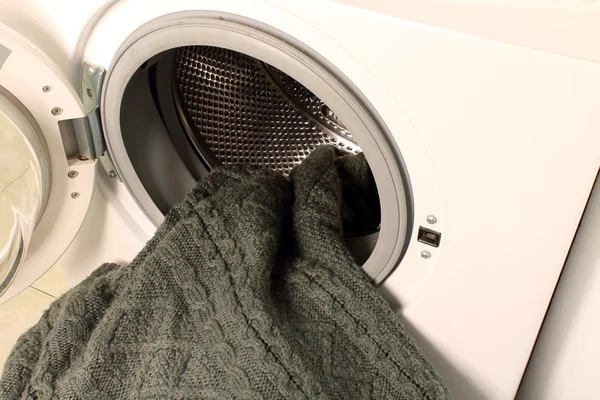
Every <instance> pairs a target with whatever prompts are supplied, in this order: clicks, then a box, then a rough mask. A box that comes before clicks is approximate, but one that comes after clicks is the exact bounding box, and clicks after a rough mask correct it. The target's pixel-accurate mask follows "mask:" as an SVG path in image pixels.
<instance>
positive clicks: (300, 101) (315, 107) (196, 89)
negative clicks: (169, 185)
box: [173, 46, 360, 175]
mask: <svg viewBox="0 0 600 400" xmlns="http://www.w3.org/2000/svg"><path fill="white" fill-rule="evenodd" d="M174 66H175V68H174V71H175V79H176V84H175V85H173V89H174V98H175V101H176V102H177V104H178V110H179V111H180V116H181V118H182V120H184V121H185V122H186V126H187V127H188V128H189V130H188V135H189V137H190V139H191V140H192V142H193V143H194V144H196V147H197V148H198V149H199V150H200V152H201V153H203V154H204V153H206V151H204V150H210V152H211V153H212V154H211V157H207V158H208V160H207V162H208V163H209V164H210V165H211V166H214V165H216V164H220V163H224V164H231V163H240V164H253V165H260V166H264V167H268V168H271V169H273V170H276V171H279V172H281V173H283V174H285V175H287V174H289V172H290V171H291V169H292V168H293V167H294V166H295V165H297V164H299V163H300V162H301V161H302V159H304V158H305V157H306V156H307V155H308V154H309V153H310V152H311V151H312V150H314V149H315V148H316V147H317V146H319V145H322V144H330V145H334V146H337V147H338V148H340V149H341V151H344V152H349V153H358V152H360V148H359V147H358V145H357V144H356V143H355V142H354V141H353V138H352V134H351V133H350V132H349V131H348V130H347V129H346V128H345V127H344V125H343V123H342V122H341V121H340V120H339V119H338V118H337V117H336V116H335V114H334V113H333V112H332V111H331V110H330V109H329V108H328V107H327V106H326V105H325V104H324V103H323V102H322V101H321V100H320V99H319V98H318V97H317V96H315V95H314V94H313V93H311V92H310V91H309V90H308V89H306V88H305V87H304V86H302V84H300V83H298V82H297V81H295V80H294V79H293V78H291V77H289V76H288V75H287V74H285V73H283V72H281V71H279V70H278V69H276V68H274V67H272V66H270V65H268V64H266V63H264V62H262V61H259V60H257V59H254V58H252V57H249V56H246V55H244V54H241V53H238V52H235V51H231V50H228V49H223V48H217V47H209V46H195V47H186V48H181V49H178V50H177V52H176V54H175V58H174ZM213 156H214V157H213Z"/></svg>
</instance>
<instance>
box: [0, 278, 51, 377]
mask: <svg viewBox="0 0 600 400" xmlns="http://www.w3.org/2000/svg"><path fill="white" fill-rule="evenodd" d="M54 300H55V299H54V297H52V296H49V295H47V294H46V293H43V292H40V291H39V290H37V289H33V288H27V289H25V290H24V291H23V292H21V293H19V294H18V295H17V296H15V297H13V298H12V299H10V300H9V301H7V302H6V303H3V304H0V373H1V371H2V369H3V368H4V363H5V362H6V359H7V358H8V355H9V354H10V351H11V350H12V348H13V346H14V344H15V343H16V342H17V339H18V338H19V336H21V335H22V334H23V333H24V332H25V331H27V329H29V328H30V327H31V326H33V325H34V324H35V323H36V322H37V321H38V320H39V319H40V317H41V316H42V313H43V312H44V311H45V310H46V309H47V308H48V306H50V303H52V302H53V301H54Z"/></svg>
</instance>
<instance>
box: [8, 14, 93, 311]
mask: <svg viewBox="0 0 600 400" xmlns="http://www.w3.org/2000/svg"><path fill="white" fill-rule="evenodd" d="M75 93H76V92H75V91H74V88H72V87H71V85H70V84H69V83H68V81H67V79H66V78H65V77H64V76H63V74H62V72H61V71H60V70H59V69H58V68H57V67H56V66H55V65H54V64H53V62H52V61H50V59H49V58H48V57H46V55H45V54H44V53H43V52H42V51H41V50H40V49H39V48H37V47H36V46H35V45H33V44H32V43H30V42H29V41H28V40H26V39H25V38H24V37H22V36H21V35H20V34H18V33H17V32H15V31H13V30H11V29H10V28H7V27H6V26H4V25H2V24H0V302H3V301H6V300H8V299H9V298H10V297H12V296H14V295H15V294H17V293H19V292H20V291H21V290H23V289H25V288H26V287H27V286H29V285H30V284H32V283H33V282H35V280H37V279H38V278H39V277H40V276H41V275H42V274H43V273H44V272H45V271H46V270H47V269H48V268H50V267H51V266H52V265H53V264H54V263H55V262H56V261H57V259H58V258H59V257H60V256H61V255H62V253H63V252H64V251H65V250H66V248H67V247H68V246H69V244H70V243H71V241H72V240H73V238H74V237H75V235H76V234H77V231H78V230H79V228H80V226H81V224H82V223H83V219H84V218H85V215H86V213H87V210H88V207H89V205H90V200H91V198H92V192H93V187H94V179H95V162H94V159H95V158H96V155H95V153H93V152H91V151H90V150H89V149H88V150H83V149H85V146H86V141H85V138H86V133H87V132H88V131H89V130H90V129H89V125H90V123H89V116H88V115H87V113H86V112H85V110H84V107H83V103H82V101H81V100H80V99H79V97H78V96H77V95H76V94H75Z"/></svg>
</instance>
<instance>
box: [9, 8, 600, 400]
mask: <svg viewBox="0 0 600 400" xmlns="http://www.w3.org/2000/svg"><path fill="white" fill-rule="evenodd" d="M0 9H1V12H0V131H1V135H2V136H1V141H0V143H1V146H0V147H1V149H0V156H1V157H2V158H1V159H0V172H1V173H2V176H1V177H0V184H1V185H2V192H0V207H2V208H1V209H0V213H1V214H0V215H2V218H3V219H2V231H0V235H2V236H0V246H1V247H0V248H1V249H2V250H1V251H2V253H0V257H2V258H1V260H0V262H1V264H0V274H1V275H0V279H1V280H2V282H3V283H2V285H3V286H0V288H1V290H2V297H1V298H0V301H5V300H7V299H9V298H10V297H12V296H14V295H16V294H17V293H19V292H20V291H21V290H23V289H24V288H26V287H27V286H28V285H30V284H32V283H33V282H34V281H36V280H37V279H38V278H39V277H40V276H42V275H43V274H44V272H45V271H47V270H48V269H49V268H50V267H52V265H54V264H55V263H56V262H57V261H58V262H59V263H61V264H62V265H63V270H67V271H69V272H70V273H69V274H68V276H66V277H65V279H67V280H68V281H69V282H70V283H71V284H72V285H74V284H76V283H77V282H78V281H80V280H81V279H83V278H84V277H85V276H87V275H88V274H89V273H90V272H91V271H92V270H93V269H94V268H95V267H96V266H98V265H99V264H100V263H101V262H104V261H115V260H116V261H127V260H129V259H131V258H132V257H133V256H134V255H135V254H136V252H137V251H139V249H140V248H141V247H142V246H143V244H144V243H145V241H146V240H148V239H149V238H150V237H151V235H152V234H153V232H154V230H155V228H156V226H157V225H158V224H160V222H161V221H162V218H163V216H164V213H165V212H166V211H168V209H169V207H170V206H172V204H174V203H175V202H177V201H178V200H180V199H181V198H182V196H183V194H184V193H185V192H186V191H187V190H188V189H189V188H190V187H191V186H192V185H193V184H194V182H195V181H196V180H197V179H199V178H201V176H202V174H203V173H205V172H206V169H203V168H202V166H206V157H208V158H209V159H210V157H211V154H209V155H208V156H207V155H206V154H205V153H204V152H203V151H202V149H204V150H206V146H205V145H206V143H204V144H202V143H200V146H199V145H198V143H197V142H196V141H195V140H194V138H196V139H198V138H200V139H203V140H205V141H208V142H209V140H208V139H207V138H206V137H204V138H203V137H202V130H203V129H209V128H207V127H208V125H210V123H220V124H221V125H222V124H224V123H226V122H228V121H229V120H230V119H235V118H237V117H238V116H237V115H236V114H235V113H233V114H231V113H229V114H227V113H222V114H220V113H221V112H222V110H221V108H220V107H221V106H219V104H221V103H219V101H220V100H219V96H218V93H220V92H219V90H221V89H222V87H220V86H219V82H221V81H218V80H217V81H215V82H217V83H215V85H216V86H214V87H212V89H211V90H212V91H210V90H209V91H208V92H206V93H204V94H202V93H196V92H193V91H191V92H186V93H188V94H187V95H185V93H183V94H182V93H181V92H182V91H183V92H185V91H184V90H183V89H182V85H183V84H184V83H185V82H188V83H189V82H190V80H193V79H196V78H198V79H199V78H202V77H203V76H202V74H200V73H198V72H197V71H196V70H194V66H196V65H198V62H199V61H198V60H200V59H202V57H207V53H206V52H208V53H210V54H209V55H210V56H211V57H212V60H213V62H215V63H216V64H215V65H213V66H212V68H213V70H209V71H208V72H210V73H213V74H215V75H219V74H220V73H222V72H223V71H221V70H219V68H220V67H219V65H220V64H219V63H220V62H221V61H222V60H221V59H220V58H219V57H224V58H226V57H230V56H231V57H234V58H236V57H237V58H236V60H244V62H250V61H252V62H253V63H254V64H253V65H254V67H256V66H257V65H258V66H259V67H260V68H262V71H263V72H264V71H267V72H268V71H269V70H270V71H271V72H272V73H271V74H270V75H269V74H267V75H269V76H270V79H271V82H272V83H273V85H275V86H276V87H278V88H279V89H280V91H281V92H282V93H284V94H288V95H290V96H289V98H290V99H292V100H293V99H294V94H293V93H291V94H290V93H287V92H286V90H285V87H286V86H285V84H283V83H282V82H281V81H278V80H277V76H281V77H283V78H282V79H283V80H286V79H287V80H289V81H288V82H292V83H293V85H295V86H294V88H296V89H297V90H300V91H302V90H308V93H311V95H312V96H313V97H311V98H312V99H317V100H318V101H319V103H318V105H319V107H318V109H317V111H316V114H313V115H312V117H311V118H312V120H311V121H312V123H315V124H317V125H319V124H320V125H319V126H321V127H324V128H323V129H324V130H325V131H327V132H329V133H331V131H335V132H334V133H336V132H337V136H336V135H334V136H327V135H325V136H327V137H328V138H329V139H327V140H329V141H330V142H332V143H334V144H335V145H338V146H343V147H346V148H347V147H349V146H358V147H360V149H362V151H363V152H364V154H365V156H366V158H367V160H368V162H369V164H370V166H371V169H372V172H373V176H374V178H375V181H376V183H377V187H378V192H379V199H380V202H379V203H380V209H381V221H380V225H379V226H378V229H377V230H376V232H373V233H371V234H369V235H365V236H364V237H367V238H368V240H367V241H366V242H365V241H363V242H360V244H359V246H358V248H361V246H363V247H364V248H366V249H367V250H365V251H366V253H365V254H366V256H365V258H366V261H365V262H364V264H363V268H364V269H365V271H366V273H367V274H368V275H369V276H370V277H371V278H372V279H373V280H374V282H375V283H377V284H378V285H379V287H380V289H381V292H382V293H383V295H384V296H385V297H386V298H387V299H388V301H389V302H390V304H391V305H392V306H393V307H394V308H395V309H396V310H397V313H398V315H399V316H400V317H401V318H402V319H403V320H404V322H405V324H406V325H407V326H408V328H409V329H410V330H411V332H412V333H413V335H414V336H415V337H416V338H417V339H418V341H419V342H420V344H421V345H422V347H423V348H424V350H425V352H426V353H427V355H428V357H429V359H430V360H431V361H432V362H433V363H434V364H435V366H436V367H437V369H438V371H439V372H440V374H441V375H442V377H443V378H444V380H445V382H446V384H447V385H448V386H449V388H450V390H451V392H452V394H453V395H454V397H455V398H458V399H484V398H485V399H509V398H513V397H514V395H515V393H516V391H517V388H518V386H519V382H520V381H521V377H522V374H523V371H524V369H525V366H526V365H527V362H528V359H529V356H530V352H531V349H532V347H533V345H534V343H535V340H536V337H537V334H538V331H539V328H540V325H541V322H542V320H543V318H544V315H545V312H546V309H547V307H548V303H549V300H550V298H551V296H552V293H553V290H554V287H555V285H556V282H557V279H558V276H559V274H560V272H561V269H562V267H563V264H564V261H565V258H566V256H567V253H568V251H569V248H570V246H571V243H572V240H573V237H574V234H575V232H576V230H577V226H578V223H579V220H580V218H581V215H582V213H583V210H584V208H585V205H586V201H587V200H588V197H589V193H590V190H591V188H592V185H593V183H594V179H595V177H596V174H597V172H598V167H599V165H600V134H599V133H598V132H599V131H600V112H598V110H600V95H599V93H600V66H598V64H597V61H599V60H600V48H599V47H598V46H594V43H593V42H594V41H593V40H591V38H594V37H599V35H600V27H599V26H598V24H597V23H596V22H595V21H597V20H598V17H600V8H599V7H598V6H597V5H596V3H593V2H584V1H555V2H546V1H537V0H528V1H525V0H524V1H520V2H510V1H509V2H496V1H486V2H478V1H469V2H467V1H444V2H434V1H419V2H416V1H412V0H411V1H407V0H404V1H400V2H398V1H394V2H391V1H384V0H377V1H371V2H368V3H367V2H363V1H361V0H340V1H338V2H327V1H321V0H303V1H284V0H243V1H242V0H227V1H214V0H194V1H192V0H171V1H165V2H157V3H149V2H145V1H141V0H120V1H105V0H97V1H88V2H77V1H74V0H62V1H61V0H56V1H53V2H45V1H41V0H29V1H18V2H17V1H15V0H2V1H0ZM219 54H221V56H219ZM186 57H187V58H186ZM194 57H196V58H194ZM254 67H253V68H254ZM186 68H187V69H186ZM209 69H210V68H209ZM236 71H237V72H236ZM240 71H241V70H240ZM240 71H238V70H233V72H232V74H233V75H235V74H236V73H238V74H240V73H243V71H242V72H240ZM253 71H254V70H253ZM229 72H231V71H229ZM210 73H209V77H208V78H207V79H208V81H210V80H211V79H210V78H211V77H212V75H210ZM253 74H255V72H252V73H250V76H251V77H252V76H255V75H253ZM278 74H281V75H278ZM219 79H225V78H222V77H221V78H219ZM223 82H224V81H223ZM209 86H210V85H209ZM298 88H300V89H298ZM177 93H179V95H177ZM215 93H217V97H215ZM186 96H187V97H186ZM203 96H204V97H203ZM210 96H213V97H210ZM211 99H213V100H214V102H213V101H211ZM296 100H298V99H296ZM300 100H301V99H300ZM300 100H299V101H296V102H295V103H294V102H293V101H292V103H294V104H293V105H294V109H296V111H300V112H304V113H306V112H307V110H308V108H307V106H306V105H305V104H304V103H302V101H300ZM303 104H304V105H303ZM311 104H313V103H311ZM315 104H317V103H315ZM199 105H201V106H202V105H206V107H205V108H209V109H211V110H212V111H210V112H212V113H213V114H211V115H212V116H213V117H211V118H213V119H212V120H211V119H210V118H209V120H208V122H206V121H204V122H202V118H195V116H196V117H197V115H196V114H195V113H196V112H197V111H198V110H197V109H194V108H193V107H199ZM238 105H240V106H241V105H243V104H241V103H240V104H238ZM234 106H235V104H234ZM182 109H183V111H182ZM234 109H235V108H234ZM186 111H187V113H188V114H185V112H186ZM313 111H314V110H313ZM265 115H266V114H265ZM269 115H270V114H269ZM315 115H316V117H315ZM186 116H187V117H186ZM277 118H278V117H277ZM242 119H243V118H242ZM199 120H200V122H198V121H199ZM203 123H204V125H202V124H203ZM186 124H187V125H186ZM328 124H329V125H328ZM331 124H333V125H331ZM188 125H189V126H188ZM325 125H327V126H325ZM334 125H335V126H334ZM236 126H238V128H239V125H236ZM332 126H334V127H336V128H335V129H333V128H332ZM338 128H339V129H338ZM249 129H250V128H249ZM336 129H338V130H336ZM199 132H200V133H199ZM340 132H342V133H340ZM344 132H345V133H344ZM344 134H347V135H348V136H344ZM194 135H196V136H194ZM340 135H341V137H342V139H344V140H346V139H347V140H349V142H348V141H344V140H341V139H339V138H340ZM332 137H335V138H337V139H335V138H334V139H335V140H334V139H332ZM200 139H198V140H200ZM336 140H337V141H336ZM211 146H213V147H211ZM227 146H228V143H225V144H222V146H221V147H218V146H217V145H216V144H214V143H213V144H211V143H208V147H209V148H210V149H211V150H212V156H215V154H216V155H217V156H219V157H217V158H218V159H219V160H220V161H222V162H228V160H229V159H227V156H228V154H227V151H228V147H227ZM219 149H220V150H219ZM351 150H352V151H354V150H355V149H351ZM218 151H222V153H219V152H218ZM233 160H235V157H234V158H233ZM199 161H201V162H200V163H199ZM209 161H210V160H209ZM86 214H87V217H86ZM351 241H352V240H349V242H351ZM365 243H366V244H365ZM67 249H68V250H67ZM363 250H364V249H363ZM65 251H66V252H65ZM63 253H64V254H63ZM65 266H66V267H65Z"/></svg>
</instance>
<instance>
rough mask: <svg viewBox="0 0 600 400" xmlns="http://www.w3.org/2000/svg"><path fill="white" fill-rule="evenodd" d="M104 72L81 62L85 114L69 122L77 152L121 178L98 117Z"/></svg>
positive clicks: (113, 176)
mask: <svg viewBox="0 0 600 400" xmlns="http://www.w3.org/2000/svg"><path fill="white" fill-rule="evenodd" d="M105 73H106V70H105V69H104V68H102V67H100V66H98V65H94V64H90V63H88V62H84V63H83V71H82V80H81V99H82V100H83V108H84V110H85V113H86V116H85V117H83V118H78V119H74V120H71V122H72V123H73V130H74V132H75V138H76V140H77V146H78V148H79V154H80V155H81V156H82V157H83V158H87V159H90V160H98V161H100V164H101V165H102V168H103V169H104V171H106V173H107V174H108V176H110V177H111V178H115V179H119V180H121V178H120V177H119V175H118V173H117V169H116V168H115V165H114V163H113V161H112V158H111V156H110V153H109V152H108V149H107V147H106V141H105V140H104V132H103V130H102V120H101V117H100V94H101V93H102V84H103V82H104V75H105Z"/></svg>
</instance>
